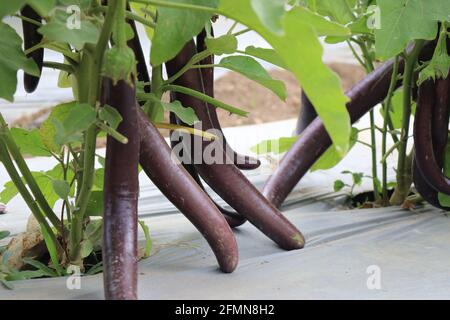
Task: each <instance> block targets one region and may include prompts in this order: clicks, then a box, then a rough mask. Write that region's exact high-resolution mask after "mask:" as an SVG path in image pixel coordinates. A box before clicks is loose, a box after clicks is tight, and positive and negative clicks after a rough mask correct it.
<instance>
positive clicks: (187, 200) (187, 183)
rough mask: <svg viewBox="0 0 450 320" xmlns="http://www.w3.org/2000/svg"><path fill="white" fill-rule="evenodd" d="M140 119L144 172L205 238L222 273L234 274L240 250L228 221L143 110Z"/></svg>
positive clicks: (141, 160)
mask: <svg viewBox="0 0 450 320" xmlns="http://www.w3.org/2000/svg"><path fill="white" fill-rule="evenodd" d="M138 119H139V130H140V132H141V150H140V164H141V166H142V168H143V170H144V171H145V173H146V174H147V176H148V177H149V178H150V179H151V180H152V181H153V183H154V184H155V185H156V186H157V187H158V188H159V189H160V190H161V192H162V193H163V194H164V195H165V196H166V197H167V198H168V199H169V200H170V201H171V202H172V203H173V204H174V205H175V206H176V207H177V208H178V209H179V210H180V211H181V212H182V213H183V214H184V215H185V216H186V217H187V218H188V219H189V220H190V221H191V222H192V224H193V225H194V226H195V227H196V228H197V229H198V230H199V231H200V233H201V234H202V235H203V236H204V237H205V239H206V240H207V241H208V243H209V245H210V246H211V248H212V250H213V252H214V254H215V255H216V258H217V261H218V262H219V266H220V268H221V270H222V271H223V272H233V271H234V270H235V269H236V266H237V263H238V249H237V244H236V239H235V237H234V234H233V232H232V231H231V228H230V226H229V225H228V223H227V221H226V220H225V218H224V217H223V216H222V214H221V213H220V211H219V210H218V209H217V207H216V206H215V205H214V203H213V202H212V201H211V199H210V198H209V197H208V196H207V195H206V194H205V192H203V190H202V189H201V188H200V187H199V186H198V184H197V183H196V182H195V181H194V179H192V177H191V176H190V175H189V173H188V172H187V171H186V170H185V168H184V167H183V166H182V165H181V164H178V163H177V162H176V161H174V159H172V157H173V156H174V155H172V153H171V150H170V147H169V146H168V145H167V143H166V141H165V140H164V138H163V137H162V136H161V134H160V133H159V131H158V130H157V129H156V128H155V127H154V125H153V124H152V123H150V122H149V121H148V118H147V116H146V115H145V113H144V112H143V111H142V110H139V113H138Z"/></svg>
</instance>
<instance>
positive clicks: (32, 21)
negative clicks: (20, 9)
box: [13, 14, 42, 27]
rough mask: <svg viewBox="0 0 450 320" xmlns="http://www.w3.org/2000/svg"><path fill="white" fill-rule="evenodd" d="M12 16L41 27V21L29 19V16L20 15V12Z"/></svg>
mask: <svg viewBox="0 0 450 320" xmlns="http://www.w3.org/2000/svg"><path fill="white" fill-rule="evenodd" d="M13 16H14V17H16V18H19V19H21V20H23V21H25V22H28V23H31V24H34V25H35V26H38V27H42V23H41V22H39V21H36V20H34V19H30V18H28V17H25V16H23V15H20V14H15V15H13Z"/></svg>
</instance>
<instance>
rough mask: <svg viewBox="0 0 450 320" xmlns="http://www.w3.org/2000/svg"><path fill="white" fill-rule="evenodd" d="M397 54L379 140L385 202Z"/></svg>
mask: <svg viewBox="0 0 450 320" xmlns="http://www.w3.org/2000/svg"><path fill="white" fill-rule="evenodd" d="M398 64H399V63H398V56H397V57H396V58H395V62H394V67H393V71H392V78H391V83H390V85H389V91H388V95H387V97H386V102H385V104H384V122H383V130H382V142H381V154H382V155H383V160H384V161H382V166H383V201H384V202H385V203H387V202H388V201H389V199H388V181H387V162H386V154H387V153H386V151H387V133H388V119H389V111H390V110H391V108H392V97H393V96H394V92H395V87H396V84H397V81H398V80H397V78H398Z"/></svg>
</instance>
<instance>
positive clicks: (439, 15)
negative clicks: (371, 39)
mask: <svg viewBox="0 0 450 320" xmlns="http://www.w3.org/2000/svg"><path fill="white" fill-rule="evenodd" d="M377 3H378V6H379V7H380V12H381V28H380V29H377V30H375V39H376V46H375V47H376V53H377V56H378V57H379V58H380V59H389V58H392V57H394V56H396V55H397V54H399V53H401V52H402V51H403V50H404V49H405V48H406V46H407V45H408V43H409V42H410V41H412V40H417V39H423V40H432V39H434V38H435V37H436V34H437V32H438V24H437V22H438V21H447V20H448V19H449V12H450V2H449V1H442V0H397V1H392V0H378V2H377Z"/></svg>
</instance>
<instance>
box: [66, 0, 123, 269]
mask: <svg viewBox="0 0 450 320" xmlns="http://www.w3.org/2000/svg"><path fill="white" fill-rule="evenodd" d="M121 4H122V2H121V1H120V0H110V2H109V6H108V11H107V13H106V17H105V22H104V24H103V28H102V31H101V33H100V37H99V40H98V42H97V45H96V46H93V45H86V47H85V51H86V52H85V53H84V54H85V55H86V60H85V61H83V60H84V59H83V60H82V62H81V64H83V63H86V64H89V65H91V64H92V65H91V68H90V77H89V81H88V82H87V85H88V87H89V89H90V90H89V94H88V98H87V102H88V103H89V104H90V105H91V106H92V107H93V108H96V106H97V99H98V95H99V91H100V79H101V69H102V64H103V57H104V54H105V51H106V48H107V46H108V42H109V39H110V37H111V33H112V28H113V25H114V21H115V20H116V15H117V14H118V12H119V11H120V9H121V7H120V5H121ZM90 57H91V58H92V59H93V60H92V61H90ZM83 58H85V57H83ZM81 68H82V67H81ZM86 80H87V79H86V78H81V79H78V81H79V84H81V82H82V81H86ZM84 85H86V84H84ZM83 100H85V97H84V96H82V95H81V94H80V102H86V101H83ZM97 131H98V128H97V125H96V124H93V125H91V127H90V128H88V130H87V131H86V133H85V137H84V150H83V168H82V170H83V172H82V175H83V176H82V181H81V187H80V189H79V194H78V197H77V200H76V209H75V211H74V212H73V213H72V224H71V236H70V251H69V252H70V259H71V261H72V262H73V263H74V264H80V263H81V261H80V260H81V257H80V242H81V240H82V235H83V232H82V230H83V223H84V216H85V213H86V209H87V205H88V202H89V198H90V196H91V191H92V186H93V183H94V173H95V147H96V141H97Z"/></svg>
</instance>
